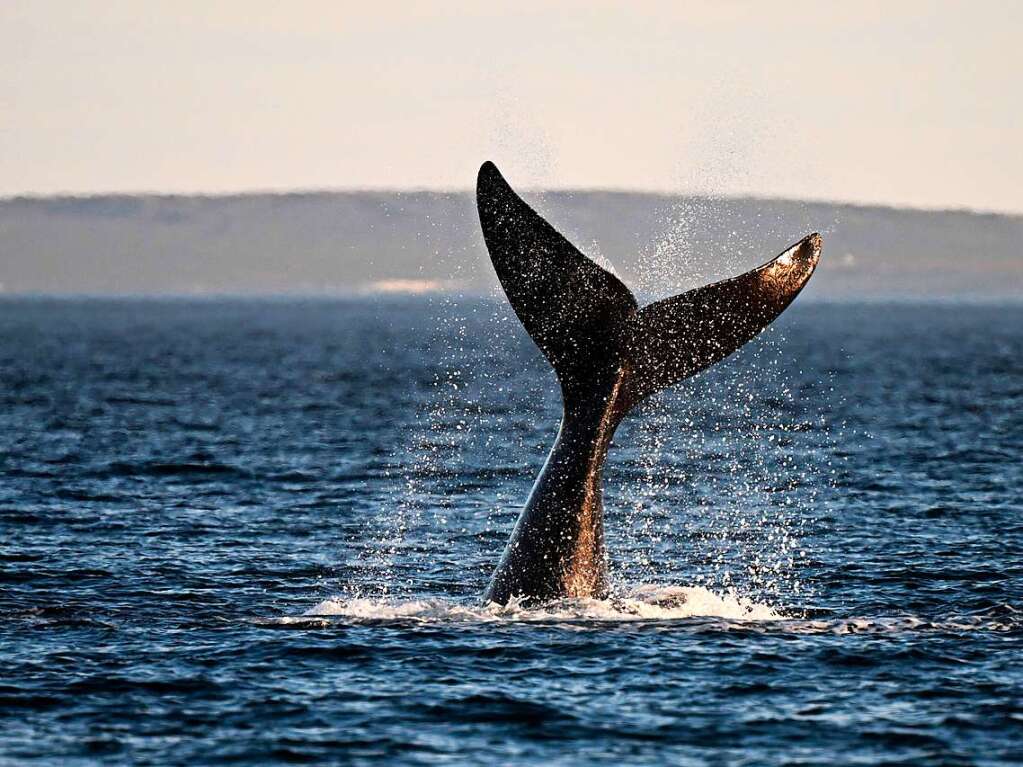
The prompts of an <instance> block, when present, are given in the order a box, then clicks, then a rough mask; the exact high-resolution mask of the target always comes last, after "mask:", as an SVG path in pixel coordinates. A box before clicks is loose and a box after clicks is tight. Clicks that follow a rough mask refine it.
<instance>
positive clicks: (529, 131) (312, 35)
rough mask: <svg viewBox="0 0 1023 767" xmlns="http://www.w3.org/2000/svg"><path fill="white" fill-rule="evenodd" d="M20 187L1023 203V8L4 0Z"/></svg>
mask: <svg viewBox="0 0 1023 767" xmlns="http://www.w3.org/2000/svg"><path fill="white" fill-rule="evenodd" d="M0 63H2V66H0V195H15V194H23V193H31V194H49V193H54V192H74V193H85V192H104V191H175V192H188V191H204V192H222V191H237V190H249V189H295V188H352V187H388V188H396V187H428V188H467V187H470V186H471V185H472V183H473V182H474V179H475V172H476V168H477V167H478V165H479V163H480V162H481V161H482V160H483V159H487V158H490V159H494V160H495V161H497V162H498V164H499V165H500V166H501V167H502V168H503V169H504V170H505V171H506V173H507V174H508V175H509V176H510V177H511V179H512V181H513V183H515V184H517V185H526V186H528V185H533V186H547V187H618V188H640V189H662V190H679V191H698V192H715V193H725V194H736V193H753V194H758V195H784V196H791V197H807V198H816V199H820V198H823V199H832V200H852V201H862V202H879V203H894V204H904V205H918V206H927V207H971V208H979V209H988V210H1005V211H1017V212H1018V211H1023V147H1021V145H1020V144H1021V137H1023V85H1021V82H1020V80H1021V73H1023V3H1021V2H1014V1H1012V0H1006V1H1005V2H977V1H976V0H970V2H966V1H964V2H957V3H941V2H877V3H872V2H863V1H862V0H857V2H855V3H831V2H819V3H817V2H814V3H797V2H791V3H783V2H777V1H774V2H761V3H755V4H754V3H745V2H721V0H718V1H717V2H708V3H685V2H666V3H655V2H620V3H602V2H597V1H596V0H585V2H564V1H563V2H544V3H535V2H523V1H522V0H516V2H508V3H494V2H476V1H472V2H440V1H438V2H411V1H410V2H407V3H392V2H383V1H382V0H374V1H373V2H358V3H348V2H337V1H335V2H322V3H319V2H255V1H254V0H222V1H220V2H216V1H214V0H207V1H204V2H183V1H182V0H174V1H173V2H170V1H167V2H156V1H155V0H151V1H150V2H138V1H137V0H130V1H126V2H115V1H113V0H111V1H109V2H104V1H97V2H83V1H82V0H68V2H53V1H40V0H31V1H26V2H20V1H19V0H2V1H0Z"/></svg>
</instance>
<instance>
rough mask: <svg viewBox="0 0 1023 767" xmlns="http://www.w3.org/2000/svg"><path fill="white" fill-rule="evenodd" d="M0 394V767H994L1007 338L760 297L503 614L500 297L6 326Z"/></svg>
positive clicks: (1016, 559)
mask: <svg viewBox="0 0 1023 767" xmlns="http://www.w3.org/2000/svg"><path fill="white" fill-rule="evenodd" d="M0 361H2V362H0V398H2V407H0V612H2V615H3V621H2V623H0V661H2V664H3V668H2V671H0V763H3V764H12V765H14V764H19V765H20V764H32V763H38V764H67V765H86V764H101V763H102V764H161V765H172V764H182V765H184V764H188V765H192V764H219V763H231V764H268V763H294V762H306V763H327V764H352V765H358V764H371V763H372V764H376V763H387V764H409V765H411V764H466V763H469V764H506V765H524V764H555V765H557V764H580V763H587V764H616V765H617V764H684V765H725V764H728V765H765V764H789V765H797V764H799V765H810V764H813V765H817V764H829V765H833V764H856V765H873V764H899V765H916V764H919V765H935V764H943V765H974V764H975V765H1009V764H1020V763H1023V492H1021V490H1020V488H1021V485H1023V305H1019V304H1016V305H1012V304H1007V305H993V304H954V303H945V304H942V303H916V304H912V303H889V304H885V303H862V304H854V303H821V302H816V303H815V302H813V301H799V300H797V302H796V304H795V305H794V306H793V307H792V308H791V309H790V310H789V311H788V312H786V314H785V315H783V317H782V318H781V319H780V320H779V321H778V322H777V323H776V325H775V326H774V327H772V328H771V329H770V330H769V331H768V332H767V333H766V334H765V336H764V337H762V339H760V340H758V341H757V342H755V343H754V344H752V345H751V346H750V347H748V348H746V349H744V350H743V351H742V352H740V353H739V354H737V355H736V356H735V357H733V358H731V359H730V360H728V361H726V362H725V363H722V364H720V365H718V366H716V367H714V368H712V369H711V370H709V371H707V372H706V373H704V374H702V375H701V376H699V377H697V378H695V379H693V380H691V381H688V382H686V383H684V384H682V385H680V386H678V387H676V388H675V389H673V390H671V391H669V392H666V393H664V394H663V395H659V396H658V397H656V398H655V399H653V400H651V401H650V402H648V403H646V404H645V405H644V406H643V407H642V408H641V409H640V410H639V411H637V412H636V413H634V414H632V415H631V416H630V417H629V419H628V420H627V421H626V423H625V424H623V426H622V428H621V429H620V430H619V432H618V435H617V436H616V439H615V444H614V446H613V447H612V449H611V454H610V458H609V461H608V466H607V471H606V476H605V508H606V513H607V523H606V524H607V533H608V548H609V554H610V559H611V577H612V583H613V592H614V593H613V596H612V598H611V599H609V600H608V601H606V602H589V603H559V604H554V605H550V606H547V607H545V608H543V609H537V610H532V611H530V610H525V609H522V608H519V607H516V606H514V605H513V606H511V607H508V608H496V607H494V606H484V605H482V604H481V603H480V595H481V593H482V591H483V589H484V588H485V585H486V582H487V579H488V577H489V575H490V572H491V570H492V568H493V567H494V565H495V564H496V562H497V560H498V557H499V556H500V553H501V550H502V548H503V546H504V543H505V541H506V540H507V537H508V535H509V533H510V531H511V526H512V525H513V524H514V520H515V518H516V516H517V512H518V508H519V507H520V505H521V504H522V502H523V501H524V500H525V498H526V495H527V494H528V492H529V489H530V486H531V484H532V482H533V480H534V478H535V476H536V474H537V473H538V471H539V469H540V466H541V465H542V463H543V460H544V456H545V453H546V450H547V449H549V447H550V445H551V443H552V441H553V437H554V434H555V432H556V428H557V422H558V417H559V413H560V401H559V397H558V393H557V389H556V382H555V379H554V376H553V373H552V372H551V371H550V369H549V368H548V366H547V365H546V362H545V361H544V360H543V358H542V357H541V356H540V354H539V353H538V352H537V351H536V349H535V348H534V347H533V346H532V344H531V342H530V341H529V339H528V337H527V336H526V335H525V333H524V331H523V330H522V329H521V327H520V326H519V325H518V323H517V321H516V320H515V318H514V316H513V315H511V313H510V310H509V309H508V308H507V306H506V305H505V304H504V303H503V302H502V301H498V300H488V299H479V300H477V299H451V298H443V297H439V296H434V297H409V298H400V297H387V298H363V299H344V300H328V299H315V300H312V299H310V300H299V299H288V300H284V299H212V298H211V299H71V298H67V299H53V298H14V297H8V298H5V299H3V300H0Z"/></svg>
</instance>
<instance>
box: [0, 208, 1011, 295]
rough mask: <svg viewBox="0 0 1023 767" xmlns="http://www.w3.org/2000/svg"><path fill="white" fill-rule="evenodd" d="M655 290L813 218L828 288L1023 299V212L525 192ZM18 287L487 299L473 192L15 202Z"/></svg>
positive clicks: (5, 239)
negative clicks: (821, 239)
mask: <svg viewBox="0 0 1023 767" xmlns="http://www.w3.org/2000/svg"><path fill="white" fill-rule="evenodd" d="M527 197H528V198H529V199H530V200H531V201H533V202H535V203H536V204H537V205H538V206H539V207H540V208H541V209H542V210H543V211H544V212H545V213H546V214H547V215H548V216H549V217H550V218H551V219H552V220H554V221H557V222H558V225H559V226H560V227H561V228H562V229H563V230H564V231H566V232H567V233H569V236H570V237H571V238H572V239H573V240H574V241H575V242H576V243H577V244H578V245H579V247H580V248H581V249H582V250H584V251H585V252H587V253H588V254H592V255H594V256H596V257H597V258H600V259H604V260H606V261H607V262H609V263H610V264H613V265H614V268H615V269H616V270H617V271H618V272H620V273H621V274H622V275H623V276H625V277H626V278H627V279H628V280H629V281H630V282H631V283H632V284H635V285H637V287H638V288H639V290H641V291H643V290H646V291H647V292H650V293H652V294H657V293H658V292H663V293H667V292H671V291H673V290H678V289H684V288H685V287H687V286H688V285H695V284H698V283H700V282H705V281H707V280H708V279H716V278H722V277H727V276H728V275H729V274H731V273H734V272H737V271H739V270H741V269H743V268H746V267H748V266H750V265H752V264H755V263H758V262H760V261H763V260H766V259H767V258H769V257H770V256H772V255H774V254H775V253H776V252H777V251H779V250H781V249H782V248H783V247H785V246H786V245H788V244H789V243H790V241H793V240H795V239H796V238H798V237H800V236H802V235H803V234H805V233H806V232H809V231H815V230H816V231H820V232H821V233H822V234H823V235H824V238H825V251H824V259H823V260H822V262H821V267H820V273H819V275H818V279H817V280H816V281H815V284H813V285H812V286H811V287H810V288H808V290H807V296H806V298H807V299H811V300H815V299H819V300H828V301H830V300H841V301H845V300H853V301H860V300H868V301H875V300H892V299H895V300H970V301H983V302H991V301H1016V300H1019V299H1020V297H1021V296H1023V216H1020V215H1009V214H996V213H975V212H970V211H964V210H948V211H933V210H918V209H908V208H885V207H878V206H866V205H856V204H842V203H826V202H799V201H794V200H775V199H759V198H707V197H683V196H672V195H666V194H662V193H653V192H651V193H643V192H625V191H599V190H591V191H574V192H565V191H557V192H547V193H534V194H527ZM0 254H2V258H0V284H2V293H3V295H8V296H9V295H25V294H29V295H92V296H118V295H125V296H276V295H284V296H326V297H331V296H337V297H344V296H358V295H376V294H380V295H401V294H424V293H434V292H440V293H456V294H466V295H487V294H489V293H491V292H492V291H493V289H494V287H495V283H494V279H493V275H492V273H491V270H490V269H489V268H488V267H489V265H488V264H487V263H486V260H485V251H484V250H483V247H482V241H481V239H480V236H479V233H478V224H477V221H476V215H475V209H474V206H473V201H472V196H471V195H470V194H469V193H467V192H431V191H409V192H397V191H395V192H385V191H365V192H289V193H281V194H266V193H252V194H234V195H223V196H218V195H212V196H211V195H196V196H182V195H95V196H84V197H71V196H62V197H16V198H8V199H4V200H0Z"/></svg>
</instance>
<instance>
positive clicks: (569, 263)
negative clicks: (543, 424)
mask: <svg viewBox="0 0 1023 767" xmlns="http://www.w3.org/2000/svg"><path fill="white" fill-rule="evenodd" d="M476 205H477V208H478V210H479V216H480V225H481V227H482V229H483V238H484V241H485V242H486V245H487V250H488V251H489V252H490V258H491V260H492V261H493V263H494V269H495V270H496V271H497V276H498V279H499V280H500V282H501V286H502V288H503V289H504V292H505V295H507V297H508V301H509V302H510V303H511V305H512V308H513V309H514V310H515V314H516V315H517V316H518V318H519V319H520V320H521V321H522V324H523V325H524V326H525V328H526V331H527V332H528V333H529V335H530V337H531V338H532V339H533V341H534V342H535V343H536V345H537V346H538V347H539V348H540V350H541V351H542V352H543V354H544V355H545V356H546V357H547V359H548V361H549V362H550V363H551V366H552V367H553V368H554V371H555V373H556V374H557V376H558V381H559V383H560V385H561V390H562V400H563V405H564V416H563V418H562V423H561V428H560V430H559V432H558V437H557V440H556V441H555V444H554V447H553V448H552V449H551V454H550V456H549V457H548V459H547V462H546V464H545V465H544V468H543V471H542V472H541V473H540V476H539V477H538V479H537V481H536V484H535V485H534V486H533V490H532V492H531V493H530V496H529V499H528V500H527V502H526V506H525V508H524V509H523V511H522V514H521V516H520V517H519V521H518V523H517V524H516V527H515V531H514V532H513V533H512V538H511V541H510V542H509V544H508V547H507V548H506V549H505V552H504V556H503V557H502V559H501V563H500V565H499V566H498V568H497V571H496V572H495V574H494V577H493V580H492V581H491V584H490V587H489V588H488V589H487V593H486V599H488V600H490V601H493V602H499V603H502V604H504V603H507V602H508V601H509V600H510V599H511V598H513V597H518V598H521V599H522V600H523V601H524V602H525V603H536V602H542V601H546V600H550V599H557V598H562V597H603V596H605V595H606V591H607V562H606V560H607V557H606V553H605V551H604V534H603V507H602V501H601V496H602V490H601V472H602V469H603V464H604V459H605V457H606V455H607V449H608V446H609V445H610V442H611V437H612V436H613V435H614V432H615V429H616V428H617V427H618V424H619V423H620V422H621V420H622V418H623V417H624V416H625V415H626V414H627V413H628V412H629V410H631V409H632V408H633V407H634V406H635V405H636V404H638V403H639V402H641V401H642V400H643V399H644V398H645V397H647V396H649V395H651V394H653V393H654V392H657V391H659V390H661V389H663V388H665V387H667V386H670V385H672V384H674V383H676V382H678V381H681V380H682V379H684V378H688V377H689V376H692V375H695V374H696V373H699V372H700V371H701V370H703V369H705V368H707V367H708V366H710V365H712V364H714V363H715V362H717V361H719V360H721V359H723V358H725V357H727V356H728V355H730V354H732V352H734V351H736V350H737V349H739V348H740V347H741V346H743V345H744V344H745V343H746V342H747V341H749V340H750V339H752V338H753V337H754V336H756V335H757V334H758V333H759V332H760V331H761V330H763V329H764V328H765V327H767V326H768V325H769V324H770V323H771V322H772V321H773V320H774V319H775V317H777V316H778V315H779V314H780V313H781V312H782V311H783V310H784V309H785V307H787V306H788V305H789V304H790V303H791V302H792V300H793V299H794V298H795V297H796V295H797V294H798V293H799V291H800V290H801V289H802V288H803V286H804V285H805V284H806V282H807V280H809V278H810V275H811V274H812V273H813V270H814V268H815V267H816V265H817V261H818V259H819V257H820V251H821V238H820V236H819V235H817V234H811V235H809V236H807V237H805V238H804V239H802V240H801V241H800V242H798V243H796V244H795V245H793V246H792V247H790V248H789V249H787V250H786V251H784V252H783V253H782V254H781V255H779V256H777V257H776V258H774V259H772V260H771V261H769V262H767V263H766V264H764V265H763V266H760V267H758V268H757V269H753V270H752V271H749V272H746V273H745V274H743V275H740V276H738V277H735V278H732V279H730V280H724V281H722V282H718V283H714V284H712V285H707V286H704V287H701V288H697V289H695V290H691V291H689V292H687V293H683V294H682V295H679V296H675V297H673V298H669V299H666V300H664V301H658V302H657V303H654V304H651V305H649V306H646V307H643V308H642V309H640V308H639V306H638V304H637V302H636V299H635V297H634V296H633V295H632V293H631V291H630V290H629V289H628V288H627V287H626V286H625V285H624V284H623V283H622V281H621V280H619V279H618V278H617V277H615V276H614V275H613V274H611V273H610V272H608V271H607V270H606V269H603V268H601V267H600V266H598V265H597V264H595V263H594V262H593V261H591V260H590V259H588V258H587V257H586V256H584V255H583V254H582V253H580V252H579V250H577V249H576V248H575V247H574V246H573V245H572V244H571V243H570V242H569V241H568V240H567V239H565V238H564V237H563V236H562V235H561V234H559V233H558V232H557V231H556V230H555V229H554V227H552V226H551V225H550V224H549V223H547V222H546V221H545V220H544V219H543V218H542V217H541V216H539V215H538V214H537V213H536V211H534V210H533V209H532V208H531V207H529V205H527V204H526V203H525V202H524V201H523V200H522V199H521V198H520V197H519V196H518V195H517V194H516V193H515V192H514V190H512V188H511V187H510V186H509V185H508V183H507V182H506V181H505V180H504V178H503V177H502V176H501V173H500V172H499V171H498V170H497V167H496V166H495V165H494V164H493V163H491V162H486V163H484V164H483V166H482V167H481V168H480V172H479V177H478V180H477V186H476Z"/></svg>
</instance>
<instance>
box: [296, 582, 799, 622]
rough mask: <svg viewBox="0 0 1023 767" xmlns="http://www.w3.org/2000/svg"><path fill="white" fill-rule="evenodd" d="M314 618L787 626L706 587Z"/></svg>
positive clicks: (424, 603) (392, 606) (371, 602)
mask: <svg viewBox="0 0 1023 767" xmlns="http://www.w3.org/2000/svg"><path fill="white" fill-rule="evenodd" d="M304 617H306V618H310V617H343V618H349V619H353V620H384V621H387V620H416V621H438V622H480V621H484V622H493V621H509V622H510V621H521V622H551V621H572V622H575V621H586V622H592V621H609V622H621V621H671V620H681V619H684V618H697V617H703V618H721V619H724V620H728V621H777V620H783V619H784V618H783V616H782V615H780V614H778V612H776V611H775V610H774V608H772V607H770V606H768V605H763V604H757V603H755V602H752V601H751V600H748V599H746V598H744V597H741V596H739V595H738V594H736V593H734V592H727V593H724V594H719V593H715V592H713V591H710V590H708V589H706V588H703V587H701V586H694V587H679V586H652V585H645V586H639V587H636V588H634V589H632V590H631V591H630V592H629V593H627V594H625V595H623V596H620V597H614V598H611V599H606V600H596V599H578V600H577V599H572V600H562V601H559V602H554V603H551V604H549V605H545V606H543V607H539V608H533V609H527V608H524V607H522V606H520V605H519V604H518V603H516V602H514V601H513V602H512V603H510V604H509V605H507V606H502V605H497V604H493V603H490V604H487V605H478V606H477V605H469V604H463V603H458V602H455V601H451V600H444V599H413V600H404V601H403V600H387V599H328V600H326V601H323V602H320V603H319V604H318V605H316V606H315V607H313V608H312V609H310V610H308V611H307V612H306V613H305V616H304Z"/></svg>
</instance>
